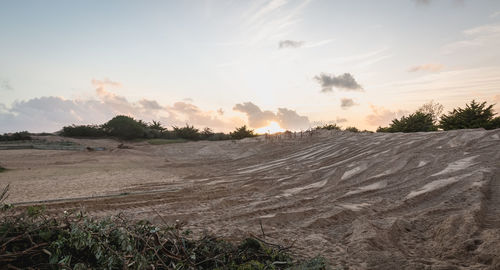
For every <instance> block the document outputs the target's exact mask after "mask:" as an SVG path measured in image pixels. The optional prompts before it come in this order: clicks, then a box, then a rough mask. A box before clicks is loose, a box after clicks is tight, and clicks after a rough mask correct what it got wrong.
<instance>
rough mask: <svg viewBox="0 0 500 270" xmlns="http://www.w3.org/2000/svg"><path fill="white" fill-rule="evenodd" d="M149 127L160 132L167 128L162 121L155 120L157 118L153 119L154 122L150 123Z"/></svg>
mask: <svg viewBox="0 0 500 270" xmlns="http://www.w3.org/2000/svg"><path fill="white" fill-rule="evenodd" d="M148 128H150V129H154V130H158V131H160V132H161V131H164V130H165V128H164V127H163V126H162V125H161V123H160V121H155V120H153V122H152V123H151V124H149V125H148Z"/></svg>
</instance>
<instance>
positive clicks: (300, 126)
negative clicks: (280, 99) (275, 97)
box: [276, 108, 310, 130]
mask: <svg viewBox="0 0 500 270" xmlns="http://www.w3.org/2000/svg"><path fill="white" fill-rule="evenodd" d="M276 118H277V119H278V124H279V125H280V126H281V127H282V128H284V129H287V130H304V129H308V128H309V125H310V122H309V118H308V117H307V116H300V115H299V114H298V113H297V112H296V111H294V110H289V109H287V108H279V109H278V113H277V114H276Z"/></svg>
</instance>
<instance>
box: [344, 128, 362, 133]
mask: <svg viewBox="0 0 500 270" xmlns="http://www.w3.org/2000/svg"><path fill="white" fill-rule="evenodd" d="M345 131H350V132H359V129H358V128H357V127H346V128H345Z"/></svg>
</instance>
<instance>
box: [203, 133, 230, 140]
mask: <svg viewBox="0 0 500 270" xmlns="http://www.w3.org/2000/svg"><path fill="white" fill-rule="evenodd" d="M208 140H209V141H223V140H231V135H229V134H226V133H223V132H217V133H214V134H213V135H212V136H210V137H209V138H208Z"/></svg>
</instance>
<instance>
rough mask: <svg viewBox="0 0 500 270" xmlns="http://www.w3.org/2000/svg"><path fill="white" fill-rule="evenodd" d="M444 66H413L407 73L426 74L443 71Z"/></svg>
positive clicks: (431, 64)
mask: <svg viewBox="0 0 500 270" xmlns="http://www.w3.org/2000/svg"><path fill="white" fill-rule="evenodd" d="M443 68H444V65H442V64H438V63H428V64H423V65H418V66H413V67H411V68H409V69H408V72H418V71H428V72H439V71H441V70H443Z"/></svg>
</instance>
